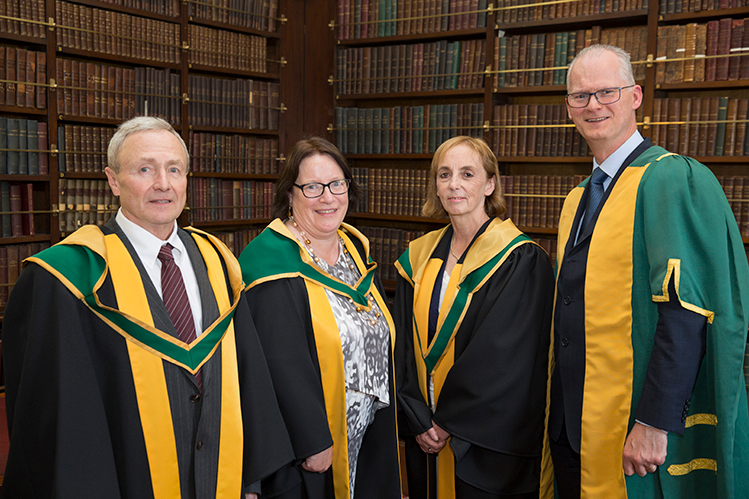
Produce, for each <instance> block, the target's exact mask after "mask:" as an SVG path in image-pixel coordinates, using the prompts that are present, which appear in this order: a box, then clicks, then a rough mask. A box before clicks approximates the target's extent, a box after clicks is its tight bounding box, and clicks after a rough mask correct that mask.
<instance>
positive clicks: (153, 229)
mask: <svg viewBox="0 0 749 499" xmlns="http://www.w3.org/2000/svg"><path fill="white" fill-rule="evenodd" d="M119 163H120V171H119V173H115V172H114V170H112V169H111V168H109V167H107V168H106V170H105V172H106V174H107V178H108V180H109V185H110V187H111V188H112V192H113V193H114V195H115V196H119V197H120V205H121V206H122V213H123V215H125V217H127V219H128V220H130V221H131V222H133V223H135V224H137V225H139V226H140V227H143V228H144V229H146V230H147V231H148V232H150V233H151V234H153V235H154V236H156V237H158V238H159V239H162V240H166V239H167V238H168V237H169V235H170V234H171V233H172V230H173V228H174V221H175V220H176V219H177V217H178V216H179V215H180V213H182V209H183V208H184V207H185V201H186V199H187V157H186V156H185V152H184V149H182V145H181V144H180V142H179V140H178V139H177V137H175V136H174V135H172V133H170V132H168V131H167V130H151V131H146V132H136V133H134V134H132V135H130V136H129V137H127V138H126V139H125V142H124V143H123V144H122V149H121V150H120V155H119Z"/></svg>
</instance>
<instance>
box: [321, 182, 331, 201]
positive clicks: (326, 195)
mask: <svg viewBox="0 0 749 499" xmlns="http://www.w3.org/2000/svg"><path fill="white" fill-rule="evenodd" d="M334 199H335V194H333V193H332V192H331V191H330V186H329V185H326V186H325V187H323V188H322V195H320V200H321V201H324V202H326V203H330V202H332V201H333V200H334Z"/></svg>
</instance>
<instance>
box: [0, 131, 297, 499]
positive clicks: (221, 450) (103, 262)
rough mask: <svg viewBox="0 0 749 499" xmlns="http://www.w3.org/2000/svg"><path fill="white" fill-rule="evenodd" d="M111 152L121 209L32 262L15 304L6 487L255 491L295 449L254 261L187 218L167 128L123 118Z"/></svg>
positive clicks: (142, 494)
mask: <svg viewBox="0 0 749 499" xmlns="http://www.w3.org/2000/svg"><path fill="white" fill-rule="evenodd" d="M108 160H109V167H108V168H107V169H106V174H107V177H108V179H109V184H110V186H111V188H112V191H113V193H114V194H115V195H117V196H119V197H120V201H121V206H122V207H121V209H120V210H119V212H118V213H117V215H116V216H115V217H113V218H112V219H111V220H110V221H109V222H108V223H107V224H106V225H105V226H103V227H95V226H90V225H89V226H84V227H82V228H81V229H79V230H78V231H76V232H75V233H74V234H72V235H70V236H69V237H68V238H66V239H65V240H64V241H63V242H62V243H60V244H58V245H55V246H53V247H52V248H50V249H48V250H46V251H44V252H41V253H39V254H38V255H36V256H35V257H32V258H30V259H28V260H27V261H26V267H25V269H24V270H23V272H22V274H21V276H20V278H19V280H18V282H17V283H16V285H15V287H14V289H13V291H12V293H11V295H10V299H9V302H8V306H7V308H6V311H5V317H4V322H3V343H4V345H3V346H4V348H3V355H4V363H5V369H6V394H7V411H8V426H9V431H10V453H9V456H8V465H7V469H6V474H5V481H4V483H3V487H2V494H3V497H8V498H11V497H12V498H22V497H23V498H26V497H40V498H47V497H60V498H68V497H69V498H73V497H74V498H76V499H81V498H83V499H86V498H90V499H102V498H107V499H112V498H132V499H144V498H162V497H168V498H178V499H185V498H189V499H203V498H206V499H208V498H227V499H229V498H230V499H238V498H240V497H245V496H246V497H247V498H256V497H257V492H260V490H259V488H258V487H259V481H260V479H261V478H263V477H264V476H266V475H268V474H270V473H272V472H273V471H275V470H276V469H278V468H279V467H281V466H283V465H284V464H285V463H286V462H288V461H290V460H291V459H292V454H291V447H290V444H289V441H288V435H287V434H286V430H285V428H284V426H283V422H282V420H281V415H280V412H279V409H278V404H277V402H276V399H275V395H274V393H273V389H272V386H271V381H270V376H269V373H268V369H267V365H266V362H265V358H264V356H263V354H262V350H261V348H260V345H259V342H258V338H257V334H256V331H255V327H254V325H253V322H252V318H251V316H250V311H249V308H248V307H247V304H246V301H245V300H246V299H245V298H244V293H242V290H243V286H242V279H241V272H240V270H239V265H238V263H237V261H236V259H235V258H234V257H233V256H232V255H231V253H230V252H229V250H228V249H227V248H226V247H225V246H224V245H223V244H222V243H220V242H219V241H218V240H217V239H216V238H214V237H212V236H209V235H208V234H205V233H203V232H200V231H195V230H190V231H185V230H182V229H180V228H178V226H177V224H176V219H177V217H178V216H179V215H180V213H181V212H182V209H183V207H184V205H185V200H186V187H187V172H188V169H189V157H188V154H187V149H186V147H185V144H184V142H183V141H182V139H181V138H180V136H179V135H177V134H176V132H175V131H174V130H173V129H172V127H171V126H170V125H169V124H168V123H166V122H165V121H163V120H160V119H157V118H148V117H143V118H135V119H133V120H130V121H128V122H126V123H124V124H123V125H121V126H120V128H119V129H118V131H117V133H116V134H115V136H114V137H113V139H112V142H111V143H110V146H109V151H108Z"/></svg>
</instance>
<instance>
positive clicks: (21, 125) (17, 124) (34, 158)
mask: <svg viewBox="0 0 749 499" xmlns="http://www.w3.org/2000/svg"><path fill="white" fill-rule="evenodd" d="M48 150H49V138H48V133H47V124H46V123H44V122H40V121H36V120H25V119H22V118H6V117H4V116H0V174H10V175H17V174H20V175H47V174H48V173H49V152H48Z"/></svg>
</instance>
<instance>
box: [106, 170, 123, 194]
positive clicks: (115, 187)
mask: <svg viewBox="0 0 749 499" xmlns="http://www.w3.org/2000/svg"><path fill="white" fill-rule="evenodd" d="M104 173H106V174H107V182H108V183H109V187H110V188H111V189H112V194H114V195H115V196H119V195H120V185H119V183H118V182H117V174H116V173H115V172H114V170H112V169H111V168H110V167H106V168H104Z"/></svg>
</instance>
